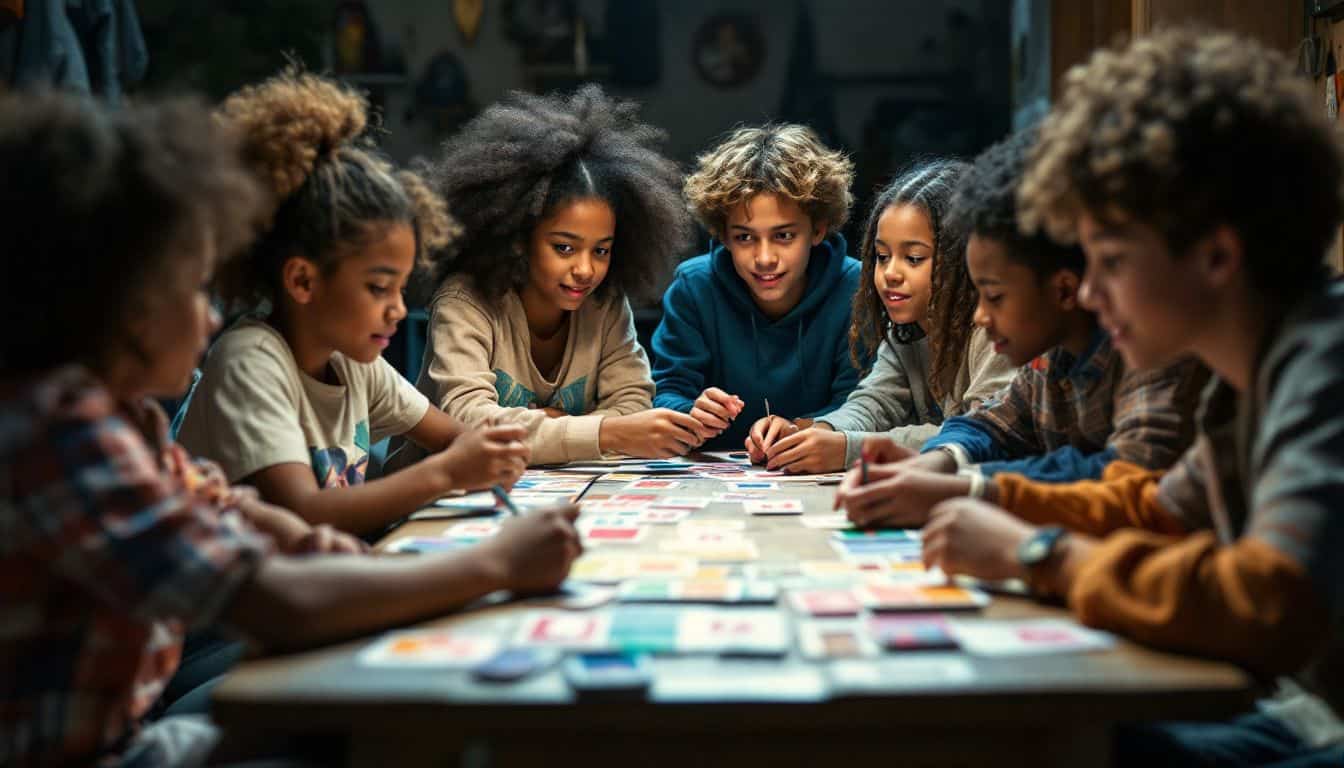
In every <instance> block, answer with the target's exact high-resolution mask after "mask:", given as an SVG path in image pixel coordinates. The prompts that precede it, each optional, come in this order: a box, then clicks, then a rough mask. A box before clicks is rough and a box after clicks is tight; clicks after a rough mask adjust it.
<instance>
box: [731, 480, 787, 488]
mask: <svg viewBox="0 0 1344 768" xmlns="http://www.w3.org/2000/svg"><path fill="white" fill-rule="evenodd" d="M728 487H729V488H731V489H733V490H734V491H777V490H779V483H776V482H775V481H773V480H737V481H734V482H731V483H728Z"/></svg>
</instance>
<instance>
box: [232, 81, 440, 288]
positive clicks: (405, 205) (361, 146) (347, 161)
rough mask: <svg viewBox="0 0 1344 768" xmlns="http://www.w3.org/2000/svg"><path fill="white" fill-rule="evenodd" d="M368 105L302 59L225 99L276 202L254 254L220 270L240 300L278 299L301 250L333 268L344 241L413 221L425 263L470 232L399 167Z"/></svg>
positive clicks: (417, 178) (249, 156) (364, 239)
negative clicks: (372, 126) (375, 135)
mask: <svg viewBox="0 0 1344 768" xmlns="http://www.w3.org/2000/svg"><path fill="white" fill-rule="evenodd" d="M368 112H369V106H368V101H367V99H366V98H365V97H364V95H363V94H362V93H360V92H358V91H355V90H354V89H352V88H350V87H348V86H345V85H342V84H340V83H337V82H335V81H332V80H329V79H327V78H324V77H319V76H317V75H313V74H309V73H307V72H303V71H302V70H300V69H298V68H297V67H289V68H287V69H286V70H284V71H283V72H281V73H280V74H278V75H276V76H275V77H272V78H271V79H269V80H266V81H265V82H262V83H259V84H257V85H250V86H247V87H245V88H243V89H241V90H240V91H238V92H237V93H235V94H233V95H232V96H230V97H229V98H228V99H226V100H225V101H224V103H223V105H222V106H221V107H220V109H219V112H218V115H219V118H220V119H221V120H223V121H224V122H226V123H228V124H230V125H231V126H233V127H235V128H236V129H237V130H238V131H239V132H240V133H241V134H242V136H243V152H244V157H245V158H246V161H247V163H248V165H249V167H251V168H252V170H253V173H254V174H255V175H256V177H257V178H258V179H259V180H260V181H261V182H262V183H263V184H264V185H265V186H266V188H267V189H268V191H269V193H270V203H271V206H270V217H269V219H270V220H269V226H268V227H267V228H266V231H265V232H264V234H263V236H262V237H261V239H260V240H259V241H258V242H257V244H256V245H255V246H254V247H253V249H252V252H251V254H250V255H249V257H248V258H243V259H237V260H235V262H234V263H232V264H231V265H227V266H226V267H225V268H222V269H220V270H219V272H218V273H217V274H216V279H215V287H216V289H217V291H218V292H219V294H220V296H221V298H223V299H224V301H225V303H226V305H228V306H229V307H230V308H238V307H241V308H242V309H253V308H256V307H257V306H259V305H262V304H265V303H267V302H270V303H271V305H272V306H274V301H275V299H276V285H277V281H278V279H279V275H280V269H281V267H282V265H283V264H284V261H285V260H286V259H288V258H289V257H291V256H293V255H295V254H298V255H302V256H303V257H304V258H307V259H309V260H311V261H313V262H315V263H316V264H317V265H318V266H319V268H321V269H323V270H324V271H327V272H329V271H331V270H333V269H334V268H335V267H336V265H337V263H338V262H339V259H340V256H341V254H343V253H346V252H348V251H346V250H345V249H342V248H341V247H339V246H343V245H345V246H348V245H356V246H358V245H360V244H362V243H366V242H368V241H369V239H371V238H376V237H379V236H381V235H382V234H383V233H384V232H385V227H386V226H387V225H388V224H393V223H404V224H408V225H410V226H411V228H412V230H413V231H414V232H415V241H416V266H417V268H418V269H420V270H423V269H425V268H427V267H428V266H429V264H430V260H431V257H430V254H432V253H434V252H435V251H438V250H441V249H443V248H446V247H447V246H448V245H449V244H450V243H451V242H452V240H453V238H455V237H456V236H457V235H458V234H459V233H460V228H459V227H458V226H457V224H456V222H454V221H453V219H452V218H451V217H450V216H449V214H448V208H447V205H446V204H445V203H444V201H443V199H442V198H441V197H439V196H438V195H436V194H435V193H434V192H433V190H431V189H430V187H429V185H427V184H426V183H425V182H424V181H423V180H422V179H421V177H420V175H419V174H418V173H416V172H413V171H410V170H397V169H395V168H394V167H393V166H392V164H391V163H390V162H389V161H388V160H387V159H386V158H384V157H383V156H382V155H381V154H379V153H378V152H377V151H376V150H375V149H374V147H373V146H372V144H371V142H370V141H369V140H368V139H367V138H365V133H366V131H368V129H369V114H368Z"/></svg>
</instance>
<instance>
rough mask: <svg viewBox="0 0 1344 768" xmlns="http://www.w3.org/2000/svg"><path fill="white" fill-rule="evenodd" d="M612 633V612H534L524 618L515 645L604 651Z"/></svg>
mask: <svg viewBox="0 0 1344 768" xmlns="http://www.w3.org/2000/svg"><path fill="white" fill-rule="evenodd" d="M610 631H611V614H609V613H567V612H563V611H534V612H531V613H528V614H527V615H525V616H523V619H522V621H521V622H520V624H519V626H518V635H517V638H516V640H515V642H516V643H517V644H518V645H545V646H552V647H560V648H575V649H589V648H601V647H603V646H605V645H606V643H607V636H608V633H609V632H610Z"/></svg>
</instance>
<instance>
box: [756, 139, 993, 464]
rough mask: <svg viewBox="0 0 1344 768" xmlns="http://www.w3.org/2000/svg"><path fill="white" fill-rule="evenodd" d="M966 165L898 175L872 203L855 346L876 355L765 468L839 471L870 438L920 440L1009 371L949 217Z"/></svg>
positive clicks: (927, 165) (938, 163) (939, 164)
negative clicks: (979, 322)
mask: <svg viewBox="0 0 1344 768" xmlns="http://www.w3.org/2000/svg"><path fill="white" fill-rule="evenodd" d="M966 168H967V166H966V164H965V163H962V162H958V161H955V160H931V161H926V162H923V163H919V164H916V165H915V166H913V167H911V168H910V169H908V170H906V171H905V172H903V173H901V174H900V175H899V176H897V177H896V178H895V179H894V180H893V181H892V182H891V183H890V184H888V185H887V186H886V187H885V188H884V189H883V190H882V191H881V192H880V193H878V196H877V200H876V201H875V202H874V204H873V207H872V211H871V213H870V214H869V215H868V221H867V224H866V226H865V227H864V233H863V242H862V243H861V245H860V249H859V253H860V256H861V258H862V262H863V273H862V277H861V279H860V282H859V289H858V291H857V292H856V293H855V294H854V306H853V317H854V320H853V324H852V325H851V326H850V329H849V345H850V354H851V356H852V357H853V360H854V362H855V365H859V364H860V361H861V360H864V359H872V357H873V355H874V353H876V355H877V359H876V361H875V362H874V363H873V367H872V369H871V370H870V371H868V373H867V375H865V376H864V378H863V380H862V381H861V382H859V386H858V388H856V389H855V390H854V391H853V392H851V393H850V395H849V397H848V398H847V399H846V400H845V403H844V405H842V406H841V407H840V408H837V409H836V410H834V411H831V412H830V413H827V414H825V415H823V416H821V417H819V418H817V419H816V421H815V422H814V423H813V424H812V426H811V428H806V429H800V430H798V431H796V432H794V433H793V434H787V435H786V436H784V437H782V438H780V439H779V440H778V441H777V442H775V443H774V444H773V445H772V446H771V448H770V450H768V451H767V457H768V460H769V464H768V466H771V467H782V468H784V469H785V470H787V471H790V472H832V471H835V470H839V469H842V468H843V467H846V466H849V465H851V464H853V463H854V462H855V461H857V460H858V459H859V455H860V449H861V446H862V444H863V440H864V438H865V437H868V436H869V435H872V434H878V433H881V434H885V435H887V436H888V437H890V438H891V439H893V440H895V441H897V442H898V443H899V444H901V445H905V446H908V447H910V448H912V449H916V450H917V449H918V448H919V446H920V445H922V444H923V442H924V441H925V440H927V439H928V438H930V437H932V436H933V435H935V434H937V433H938V428H939V425H940V424H941V423H942V421H943V419H945V418H948V417H951V416H956V415H958V414H961V413H965V412H966V411H968V410H970V409H971V408H972V407H974V406H975V405H976V404H978V403H979V402H981V401H983V400H985V399H986V398H988V397H989V396H990V395H992V394H993V393H994V392H996V391H998V390H999V389H1001V388H1002V387H1003V386H1004V385H1006V384H1007V383H1008V382H1009V381H1011V380H1012V376H1013V370H1014V369H1013V366H1012V365H1011V364H1010V363H1009V362H1008V361H1007V360H1006V359H1004V358H1003V357H1001V356H998V355H995V354H994V349H993V346H992V345H991V344H990V343H989V338H988V337H987V336H986V335H985V332H984V331H983V330H980V329H977V328H976V327H975V324H974V322H973V321H972V317H971V316H972V314H973V313H974V311H975V303H976V291H975V287H974V286H973V285H972V284H971V280H970V277H969V276H968V275H967V274H966V261H965V258H964V251H965V246H966V238H965V234H964V231H963V230H964V227H963V226H961V225H959V224H958V223H957V222H955V221H954V220H953V217H951V216H949V215H948V208H949V203H950V201H951V199H952V193H953V191H954V190H955V188H956V185H957V182H958V180H959V179H960V178H961V176H962V174H963V173H964V171H965V170H966Z"/></svg>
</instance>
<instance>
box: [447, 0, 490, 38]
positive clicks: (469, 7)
mask: <svg viewBox="0 0 1344 768" xmlns="http://www.w3.org/2000/svg"><path fill="white" fill-rule="evenodd" d="M484 15H485V0H453V21H454V22H456V23H457V31H459V32H461V33H462V39H463V41H465V42H466V44H467V45H472V44H474V43H475V42H476V33H477V32H478V31H480V29H481V17H482V16H484Z"/></svg>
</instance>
